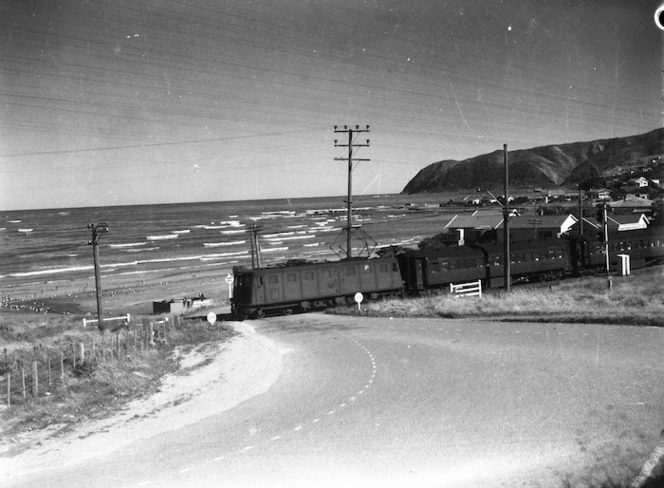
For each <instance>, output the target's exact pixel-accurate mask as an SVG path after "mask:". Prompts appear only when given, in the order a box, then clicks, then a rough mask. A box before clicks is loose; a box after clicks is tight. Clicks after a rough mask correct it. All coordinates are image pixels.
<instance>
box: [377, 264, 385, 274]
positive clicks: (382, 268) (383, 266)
mask: <svg viewBox="0 0 664 488" xmlns="http://www.w3.org/2000/svg"><path fill="white" fill-rule="evenodd" d="M378 271H380V272H381V273H387V263H380V266H378Z"/></svg>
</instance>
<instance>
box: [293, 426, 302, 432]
mask: <svg viewBox="0 0 664 488" xmlns="http://www.w3.org/2000/svg"><path fill="white" fill-rule="evenodd" d="M298 430H302V426H301V425H298V426H297V427H295V428H294V429H293V432H297V431H298Z"/></svg>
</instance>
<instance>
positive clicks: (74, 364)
mask: <svg viewBox="0 0 664 488" xmlns="http://www.w3.org/2000/svg"><path fill="white" fill-rule="evenodd" d="M71 352H72V358H73V359H74V361H73V363H72V364H73V366H74V368H75V367H76V343H75V342H74V341H72V343H71Z"/></svg>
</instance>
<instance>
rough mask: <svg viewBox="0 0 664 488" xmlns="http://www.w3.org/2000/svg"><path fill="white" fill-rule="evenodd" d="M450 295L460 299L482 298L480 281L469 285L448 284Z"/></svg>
mask: <svg viewBox="0 0 664 488" xmlns="http://www.w3.org/2000/svg"><path fill="white" fill-rule="evenodd" d="M450 293H454V294H455V295H458V296H461V297H480V298H482V281H481V280H477V281H473V282H471V283H460V284H458V285H455V284H454V283H450Z"/></svg>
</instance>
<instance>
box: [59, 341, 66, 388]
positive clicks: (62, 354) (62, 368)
mask: <svg viewBox="0 0 664 488" xmlns="http://www.w3.org/2000/svg"><path fill="white" fill-rule="evenodd" d="M60 382H61V383H62V387H63V388H64V386H65V352H64V351H63V350H60Z"/></svg>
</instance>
